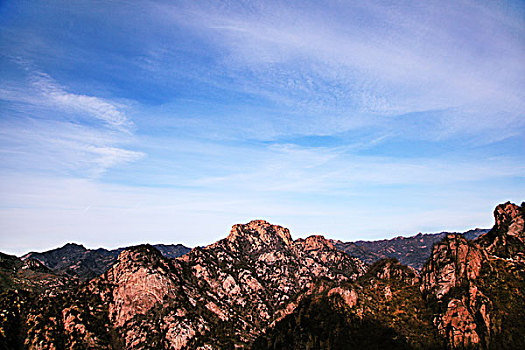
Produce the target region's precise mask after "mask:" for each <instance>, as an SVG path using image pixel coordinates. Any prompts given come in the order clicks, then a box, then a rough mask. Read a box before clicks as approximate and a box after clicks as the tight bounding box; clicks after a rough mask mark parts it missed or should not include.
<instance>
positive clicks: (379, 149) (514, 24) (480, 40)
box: [0, 0, 525, 254]
mask: <svg viewBox="0 0 525 350" xmlns="http://www.w3.org/2000/svg"><path fill="white" fill-rule="evenodd" d="M524 22H525V4H524V3H523V2H506V1H498V2H483V3H480V2H477V1H473V2H469V1H451V2H447V1H435V2H434V1H424V2H405V1H400V2H397V1H396V2H378V1H367V2H361V1H355V2H352V1H348V2H346V1H312V2H308V1H287V2H277V1H276V2H274V1H261V2H255V1H210V2H207V1H142V0H134V1H3V2H1V3H0V77H1V79H0V145H1V153H0V157H1V158H0V159H1V162H0V164H1V165H0V250H1V251H4V252H8V253H13V254H22V253H25V252H27V251H30V250H45V249H50V248H54V247H56V246H59V245H61V244H64V243H65V242H79V243H83V244H85V245H86V246H88V247H99V246H103V247H108V248H113V247H118V246H126V245H130V244H136V243H141V242H150V243H159V242H163V243H179V242H180V243H184V244H186V245H188V246H195V245H204V244H208V243H211V242H213V241H215V240H217V239H219V238H222V237H224V236H225V235H226V234H227V233H228V231H229V228H230V226H231V225H232V224H235V223H239V222H247V221H249V220H251V219H256V218H263V219H267V220H269V221H271V222H274V223H277V224H281V225H284V226H286V227H289V228H290V229H291V231H292V235H293V236H294V237H296V238H297V237H301V236H307V235H309V234H313V233H316V234H319V233H320V234H325V235H326V236H329V237H332V238H337V239H342V240H357V239H379V238H388V237H393V236H396V235H412V234H416V233H417V232H419V231H423V232H438V231H442V230H448V231H459V230H466V229H469V228H473V227H490V226H491V225H492V223H493V222H492V220H493V219H492V210H493V208H494V206H495V205H496V204H498V203H501V202H505V201H507V200H510V201H513V202H519V203H521V201H523V200H525V181H524V178H525V162H524V159H525V119H524V111H525V108H524V107H525V96H524V92H525V89H524V88H525V25H524V24H525V23H524Z"/></svg>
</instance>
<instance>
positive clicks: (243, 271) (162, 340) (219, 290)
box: [90, 220, 365, 349]
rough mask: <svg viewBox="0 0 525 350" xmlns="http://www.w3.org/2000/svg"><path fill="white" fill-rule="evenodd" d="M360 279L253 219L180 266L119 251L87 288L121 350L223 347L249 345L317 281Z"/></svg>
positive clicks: (352, 268)
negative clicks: (102, 305)
mask: <svg viewBox="0 0 525 350" xmlns="http://www.w3.org/2000/svg"><path fill="white" fill-rule="evenodd" d="M364 272H365V265H364V264H363V263H362V262H361V261H359V260H357V259H355V258H351V257H349V256H348V255H346V254H345V253H343V252H340V251H338V250H336V249H335V247H334V246H333V245H332V244H331V243H330V242H328V241H327V240H326V239H324V238H323V237H321V236H314V237H309V238H307V239H305V240H297V241H293V239H292V238H291V235H290V232H289V231H288V229H286V228H283V227H281V226H277V225H271V224H270V223H268V222H266V221H262V220H256V221H251V222H249V223H247V224H244V225H241V224H239V225H235V226H233V228H232V230H231V232H230V234H229V235H228V237H227V238H225V239H223V240H221V241H218V242H216V243H214V244H212V245H210V246H208V247H205V248H196V249H194V250H193V251H191V252H190V253H189V254H187V255H185V256H184V257H182V258H180V259H175V260H170V259H166V258H164V257H162V256H161V255H160V254H159V253H158V252H156V251H155V249H153V248H152V247H150V246H141V247H136V248H132V249H129V250H125V251H123V252H122V253H121V255H120V256H119V259H118V262H117V263H116V264H115V265H114V266H113V267H112V268H111V269H110V270H108V271H107V272H106V273H105V274H104V275H102V276H101V277H100V278H98V279H94V280H93V281H92V282H91V283H90V286H91V287H90V288H91V291H92V292H94V293H98V294H100V295H101V296H102V298H103V299H104V300H106V302H107V305H108V314H109V318H110V319H111V320H112V322H113V324H114V326H115V327H116V329H117V330H118V332H119V333H120V334H122V335H123V336H124V335H125V339H126V346H127V347H133V348H147V346H148V345H147V344H159V346H161V347H168V348H175V349H181V348H185V347H189V348H193V347H199V346H211V347H213V348H223V347H225V346H230V345H232V344H236V345H238V346H246V345H247V344H249V343H251V342H252V341H253V340H254V339H255V337H257V335H258V334H260V333H261V332H262V331H263V330H264V329H265V328H266V327H267V325H268V324H269V323H270V322H272V321H273V319H274V318H275V316H276V315H277V314H279V315H281V316H282V315H284V314H286V313H289V312H292V311H293V305H294V303H293V301H294V300H295V299H296V298H297V296H298V295H299V294H300V293H302V292H305V291H306V290H308V288H310V286H311V285H313V283H314V282H315V281H317V280H318V279H319V278H326V279H330V280H334V281H335V280H338V281H346V280H349V281H351V280H355V279H356V278H357V277H358V276H360V275H362V274H363V273H364ZM348 297H349V298H351V295H350V296H348ZM218 324H219V326H217V325H218ZM175 330H176V331H175ZM163 334H164V336H161V335H163ZM141 344H146V345H141Z"/></svg>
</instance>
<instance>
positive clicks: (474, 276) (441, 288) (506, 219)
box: [421, 203, 525, 348]
mask: <svg viewBox="0 0 525 350" xmlns="http://www.w3.org/2000/svg"><path fill="white" fill-rule="evenodd" d="M494 216H495V225H494V227H493V228H492V230H491V231H490V232H488V233H486V234H485V235H483V236H481V237H480V238H478V239H476V240H474V241H467V240H466V239H464V238H463V237H461V236H458V235H448V236H447V237H446V238H445V239H443V241H441V242H440V243H439V244H437V245H435V246H434V249H433V252H432V256H431V258H430V259H429V261H428V263H427V264H426V265H425V267H424V268H423V270H422V272H421V280H422V283H421V291H422V292H423V294H424V295H425V297H426V299H427V300H428V302H429V303H430V305H431V306H432V308H433V310H434V312H436V317H435V319H434V324H435V325H436V326H437V328H438V330H439V332H440V334H441V335H442V336H443V337H445V339H446V340H447V344H448V345H449V347H451V348H463V347H480V348H504V347H505V346H507V347H508V348H521V347H523V346H525V342H523V340H521V341H519V340H517V339H516V338H515V337H512V335H515V334H521V337H522V339H523V334H525V311H523V310H525V308H524V307H525V304H524V303H525V292H524V291H525V283H524V277H525V265H524V260H523V252H524V248H525V244H524V239H523V238H524V229H523V227H524V225H523V222H524V221H523V219H524V205H523V204H522V206H521V207H518V206H517V205H514V204H511V203H505V204H502V205H499V206H498V207H497V208H496V209H495V211H494ZM506 335H508V337H507V336H506ZM520 344H521V346H519V345H520Z"/></svg>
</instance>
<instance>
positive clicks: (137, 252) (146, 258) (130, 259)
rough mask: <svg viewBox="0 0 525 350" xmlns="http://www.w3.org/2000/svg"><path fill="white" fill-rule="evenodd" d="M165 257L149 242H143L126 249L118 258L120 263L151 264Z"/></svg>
mask: <svg viewBox="0 0 525 350" xmlns="http://www.w3.org/2000/svg"><path fill="white" fill-rule="evenodd" d="M161 259H163V256H162V254H161V253H160V252H159V251H158V250H157V249H156V248H155V247H153V246H151V245H149V244H141V245H137V246H133V247H129V248H126V249H124V250H123V251H122V252H121V253H120V255H119V256H118V258H117V263H118V264H121V265H122V264H126V265H150V264H152V263H154V262H156V261H158V260H161Z"/></svg>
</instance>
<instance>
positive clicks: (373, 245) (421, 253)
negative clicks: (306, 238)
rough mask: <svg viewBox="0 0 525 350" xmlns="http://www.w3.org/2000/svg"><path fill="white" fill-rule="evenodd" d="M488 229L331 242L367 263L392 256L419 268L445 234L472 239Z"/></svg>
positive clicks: (405, 263)
mask: <svg viewBox="0 0 525 350" xmlns="http://www.w3.org/2000/svg"><path fill="white" fill-rule="evenodd" d="M489 231H490V230H488V229H481V228H476V229H473V230H468V231H466V232H462V233H457V232H440V233H419V234H417V235H415V236H412V237H401V236H399V237H396V238H392V239H382V240H378V241H355V242H342V241H335V240H334V241H332V243H333V244H334V245H335V246H336V247H337V248H338V249H341V250H343V251H344V252H346V253H347V254H348V255H351V256H355V257H356V258H358V259H360V260H362V261H364V262H366V263H368V264H373V263H375V262H376V261H378V260H381V259H392V258H393V259H397V260H399V262H401V263H402V264H404V265H407V266H410V267H413V268H415V269H416V270H421V269H422V268H423V265H424V264H425V263H426V261H427V260H428V258H429V257H430V254H432V247H433V246H434V244H436V243H437V242H439V241H441V240H442V239H443V238H445V237H446V236H447V235H450V234H459V235H461V236H463V237H465V238H466V239H468V240H473V239H476V238H478V237H479V236H481V235H483V234H485V233H487V232H489Z"/></svg>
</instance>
